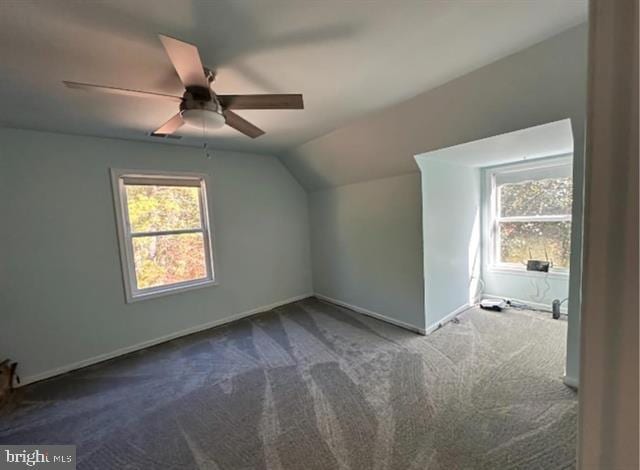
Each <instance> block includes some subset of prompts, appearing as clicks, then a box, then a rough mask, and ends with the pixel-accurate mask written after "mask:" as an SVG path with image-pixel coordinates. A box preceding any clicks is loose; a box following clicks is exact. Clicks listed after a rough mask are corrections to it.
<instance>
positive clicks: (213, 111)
mask: <svg viewBox="0 0 640 470" xmlns="http://www.w3.org/2000/svg"><path fill="white" fill-rule="evenodd" d="M222 111H223V110H222V106H221V105H220V101H219V100H218V97H217V96H216V94H215V93H214V92H213V91H212V90H210V89H207V88H203V87H199V86H190V87H188V88H187V90H186V91H185V92H184V95H183V97H182V101H181V102H180V114H181V115H182V118H183V119H184V122H185V123H186V124H189V125H191V126H193V127H201V126H204V127H208V128H220V127H222V126H223V125H224V124H225V117H224V115H223V114H222Z"/></svg>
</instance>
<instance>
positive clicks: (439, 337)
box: [0, 298, 577, 470]
mask: <svg viewBox="0 0 640 470" xmlns="http://www.w3.org/2000/svg"><path fill="white" fill-rule="evenodd" d="M459 319H460V322H459V323H449V324H447V325H446V326H445V327H443V328H442V329H440V330H439V331H437V332H435V333H433V334H432V335H430V336H428V337H423V336H419V335H416V334H414V333H411V332H408V331H405V330H402V329H400V328H396V327H394V326H391V325H388V324H386V323H383V322H380V321H377V320H374V319H372V318H369V317H365V316H362V315H358V314H355V313H352V312H350V311H348V310H345V309H342V308H340V307H336V306H334V305H332V304H329V303H325V302H322V301H319V300H316V299H313V298H311V299H306V300H303V301H300V302H296V303H294V304H289V305H286V306H283V307H280V308H277V309H275V310H273V311H271V312H268V313H264V314H259V315H256V316H254V317H251V318H249V319H245V320H241V321H238V322H235V323H232V324H230V325H227V326H224V327H220V328H216V329H212V330H208V331H205V332H202V333H198V334H195V335H192V336H189V337H186V338H182V339H179V340H175V341H172V342H169V343H165V344H163V345H160V346H158V347H155V348H151V349H148V350H145V351H141V352H138V353H134V354H131V355H128V356H126V357H124V358H121V359H116V360H113V361H110V362H108V363H103V364H99V365H96V366H93V367H90V368H86V369H83V370H81V371H77V372H74V373H70V374H67V375H65V376H62V377H59V378H56V379H51V380H48V381H46V382H41V383H38V384H34V385H31V386H28V387H26V388H24V389H23V394H24V401H23V404H22V405H21V406H20V407H19V408H18V409H16V410H14V411H13V412H11V413H10V414H9V415H5V416H2V418H1V422H0V443H4V444H40V443H42V444H44V443H46V444H66V443H69V444H71V443H73V444H76V445H77V446H78V448H77V453H78V461H79V464H78V468H99V469H137V468H139V469H153V468H173V469H191V468H200V469H216V470H218V469H219V470H224V469H234V470H235V469H264V468H268V469H295V470H306V469H338V468H339V469H357V470H367V469H398V470H404V469H426V468H428V469H446V470H455V469H516V468H517V469H528V468H536V469H545V470H551V469H561V468H572V467H574V458H575V455H574V446H575V440H576V412H577V400H576V395H575V393H574V392H572V391H571V390H570V389H568V388H567V387H565V386H564V385H563V383H562V380H561V375H562V372H563V363H564V354H565V352H564V347H565V346H564V345H565V335H566V322H563V321H555V320H551V319H550V318H548V317H547V316H546V315H543V314H537V313H533V312H525V311H510V312H508V313H494V312H485V311H482V310H478V309H472V310H469V311H467V312H465V313H463V314H462V315H461V316H460V317H459Z"/></svg>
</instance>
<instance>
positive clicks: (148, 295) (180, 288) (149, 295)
mask: <svg viewBox="0 0 640 470" xmlns="http://www.w3.org/2000/svg"><path fill="white" fill-rule="evenodd" d="M217 285H218V282H217V281H216V280H215V279H206V280H204V281H198V282H192V283H189V284H182V285H176V286H170V287H167V288H166V289H159V290H154V291H150V292H144V293H139V294H134V295H132V296H130V297H128V298H127V303H128V304H130V303H134V302H139V301H141V300H148V299H155V298H156V297H164V296H165V295H173V294H179V293H181V292H186V291H190V290H195V289H202V288H204V287H211V286H217Z"/></svg>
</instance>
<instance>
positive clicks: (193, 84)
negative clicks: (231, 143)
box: [63, 35, 304, 139]
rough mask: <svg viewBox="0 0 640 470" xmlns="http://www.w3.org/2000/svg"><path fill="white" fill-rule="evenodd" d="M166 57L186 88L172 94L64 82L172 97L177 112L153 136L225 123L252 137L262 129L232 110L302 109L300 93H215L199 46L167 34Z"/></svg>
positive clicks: (212, 75) (79, 86)
mask: <svg viewBox="0 0 640 470" xmlns="http://www.w3.org/2000/svg"><path fill="white" fill-rule="evenodd" d="M159 36H160V41H162V45H163V46H164V49H165V51H166V52H167V55H168V56H169V60H170V61H171V63H172V64H173V67H174V68H175V70H176V72H177V73H178V76H179V77H180V80H181V81H182V84H183V85H184V88H185V91H184V93H183V95H182V96H181V97H180V96H174V95H168V94H164V93H156V92H150V91H140V90H130V89H127V88H118V87H112V86H104V85H94V84H91V83H79V82H70V81H63V83H64V84H65V86H67V87H69V88H73V89H81V90H89V91H99V92H103V93H114V94H119V95H128V96H140V97H146V98H158V99H165V100H173V101H176V102H178V103H179V110H178V113H177V114H175V115H174V116H173V117H172V118H171V119H169V120H168V121H167V122H165V123H164V124H163V125H162V126H160V127H159V128H158V129H156V130H155V131H154V132H152V135H159V136H167V135H170V134H173V133H174V132H175V131H176V130H178V129H179V128H180V127H182V126H183V125H185V124H187V125H191V126H194V127H197V128H203V129H205V128H206V129H218V128H221V127H222V126H224V125H225V124H226V125H228V126H230V127H233V128H234V129H236V130H238V131H240V132H241V133H243V134H244V135H246V136H249V137H251V138H252V139H255V138H256V137H259V136H261V135H262V134H264V131H263V130H262V129H260V128H258V127H256V126H255V125H253V124H251V123H250V122H249V121H247V120H246V119H244V118H242V117H240V116H239V115H238V114H236V113H234V112H233V111H232V110H234V109H303V108H304V104H303V102H302V95H300V94H264V95H218V94H216V93H215V92H214V91H213V89H212V88H211V85H212V83H213V81H214V80H215V78H216V73H215V71H213V70H210V69H207V68H205V67H203V65H202V62H201V60H200V53H199V52H198V48H197V47H196V46H194V45H193V44H189V43H186V42H183V41H179V40H178V39H174V38H171V37H169V36H164V35H159Z"/></svg>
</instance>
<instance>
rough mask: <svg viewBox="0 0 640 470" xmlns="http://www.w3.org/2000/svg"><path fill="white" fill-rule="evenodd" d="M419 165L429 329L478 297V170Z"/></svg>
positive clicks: (429, 160)
mask: <svg viewBox="0 0 640 470" xmlns="http://www.w3.org/2000/svg"><path fill="white" fill-rule="evenodd" d="M418 164H419V166H420V171H421V173H422V221H423V243H424V282H425V312H426V324H427V329H429V328H432V327H435V326H437V325H438V323H439V322H440V321H441V320H442V319H443V318H444V317H446V316H447V315H449V314H450V313H452V312H453V311H454V310H456V309H458V308H460V307H463V306H465V305H467V304H468V303H469V301H470V298H473V297H475V295H474V294H475V287H476V284H477V282H478V278H479V276H480V170H479V169H478V168H473V167H470V166H464V165H456V164H451V163H446V162H442V161H439V160H435V159H433V158H428V157H427V158H424V159H423V160H421V161H418ZM471 289H473V291H474V292H471Z"/></svg>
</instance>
